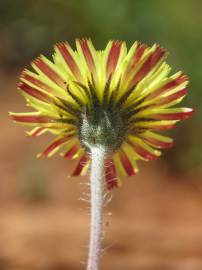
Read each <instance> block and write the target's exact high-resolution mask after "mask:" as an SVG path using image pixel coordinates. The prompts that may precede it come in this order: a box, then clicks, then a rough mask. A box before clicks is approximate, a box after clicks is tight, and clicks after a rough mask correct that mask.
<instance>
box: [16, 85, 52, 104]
mask: <svg viewBox="0 0 202 270" xmlns="http://www.w3.org/2000/svg"><path fill="white" fill-rule="evenodd" d="M18 88H19V89H21V90H22V91H23V92H25V93H27V94H29V95H30V96H32V97H34V98H36V99H39V100H41V101H44V102H47V103H52V101H53V99H52V98H51V97H49V96H48V95H46V94H45V93H43V92H41V91H39V90H37V89H35V88H33V87H31V86H29V85H28V84H26V83H22V82H20V83H19V84H18Z"/></svg>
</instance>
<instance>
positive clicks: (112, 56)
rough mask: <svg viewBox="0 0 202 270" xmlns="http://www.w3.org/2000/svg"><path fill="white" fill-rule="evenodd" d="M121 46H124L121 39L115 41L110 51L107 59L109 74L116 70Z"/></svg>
mask: <svg viewBox="0 0 202 270" xmlns="http://www.w3.org/2000/svg"><path fill="white" fill-rule="evenodd" d="M121 46H122V42H121V41H113V43H112V46H111V49H110V51H109V55H108V59H107V66H106V71H107V75H108V76H109V75H110V74H112V73H113V72H114V70H115V69H116V66H117V63H118V59H119V56H120V52H121Z"/></svg>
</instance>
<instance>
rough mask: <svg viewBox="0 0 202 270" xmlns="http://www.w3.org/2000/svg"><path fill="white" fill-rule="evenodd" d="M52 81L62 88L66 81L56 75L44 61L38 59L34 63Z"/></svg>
mask: <svg viewBox="0 0 202 270" xmlns="http://www.w3.org/2000/svg"><path fill="white" fill-rule="evenodd" d="M33 63H34V64H35V65H36V66H37V67H38V68H39V69H40V70H41V71H42V72H43V73H44V74H45V75H46V76H47V77H48V78H49V79H50V80H52V81H53V82H55V83H56V84H57V85H59V86H60V87H64V86H65V83H64V80H63V79H62V78H61V77H60V76H59V74H58V73H56V72H55V71H54V70H53V69H52V68H51V67H49V66H48V65H47V64H46V63H45V62H44V60H43V59H41V58H38V59H36V60H35V61H34V62H33Z"/></svg>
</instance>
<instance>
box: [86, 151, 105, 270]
mask: <svg viewBox="0 0 202 270" xmlns="http://www.w3.org/2000/svg"><path fill="white" fill-rule="evenodd" d="M91 154H92V165H91V177H90V181H91V183H90V186H91V226H90V243H89V254H88V265H87V270H98V269H99V261H100V255H101V241H102V213H103V201H104V198H103V193H104V181H103V176H104V158H105V149H104V148H103V147H98V146H97V147H96V146H95V147H93V148H92V149H91Z"/></svg>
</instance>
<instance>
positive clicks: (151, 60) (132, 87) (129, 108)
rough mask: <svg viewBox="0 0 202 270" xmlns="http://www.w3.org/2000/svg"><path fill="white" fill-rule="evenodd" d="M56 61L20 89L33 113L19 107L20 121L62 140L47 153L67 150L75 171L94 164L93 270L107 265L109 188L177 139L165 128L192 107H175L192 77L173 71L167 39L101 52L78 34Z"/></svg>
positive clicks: (36, 68) (117, 44)
mask: <svg viewBox="0 0 202 270" xmlns="http://www.w3.org/2000/svg"><path fill="white" fill-rule="evenodd" d="M54 50H55V51H54V54H53V60H52V61H50V60H48V59H47V58H46V57H44V56H43V55H41V56H40V57H39V58H37V59H36V60H34V61H33V62H32V63H31V66H32V68H33V70H32V71H30V70H27V69H26V70H24V71H23V72H22V75H21V77H20V83H19V85H18V89H19V90H20V92H21V94H22V95H23V96H24V97H25V99H26V101H27V104H28V105H29V106H31V107H32V108H33V109H34V112H29V113H11V116H12V118H13V119H14V121H15V122H17V123H20V124H23V125H26V126H30V127H32V129H31V131H29V132H28V134H29V135H31V136H39V135H42V134H44V133H46V132H50V133H52V134H54V136H55V139H54V140H53V141H52V142H51V143H50V145H49V146H48V147H47V148H46V149H45V150H44V151H43V152H42V153H41V154H40V155H41V156H46V157H50V156H52V155H53V154H55V153H56V152H61V153H62V155H63V156H64V157H65V158H67V159H77V160H78V162H77V165H76V166H75V169H74V170H73V172H72V175H73V176H78V175H85V174H86V173H87V172H88V169H89V167H90V168H91V233H90V234H91V235H90V246H89V258H88V265H87V269H88V270H97V269H99V266H98V265H99V257H100V253H101V238H102V206H103V192H104V190H105V189H112V188H114V187H118V186H119V185H120V182H121V179H122V177H123V176H131V175H134V174H136V173H137V171H138V167H137V160H139V159H140V160H145V161H149V160H155V159H156V158H157V157H159V156H160V154H161V149H163V148H169V147H171V146H172V144H173V140H172V139H171V138H169V137H167V136H163V135H160V134H159V133H158V132H159V131H162V130H167V129H170V128H173V127H174V126H175V124H176V123H177V122H178V121H179V120H182V119H185V118H188V117H189V116H191V114H192V112H193V111H192V109H189V108H176V107H173V106H175V105H176V104H178V103H179V102H180V101H181V100H182V99H183V98H184V97H185V95H186V94H187V84H188V80H187V77H186V76H185V75H184V74H183V73H182V72H177V73H176V74H174V75H172V76H170V70H171V68H170V66H169V65H168V64H167V63H166V62H165V58H166V56H167V53H166V51H165V50H164V49H162V48H161V47H160V46H159V45H156V44H155V45H153V46H152V47H149V46H147V45H145V44H141V43H140V42H135V43H134V44H133V45H132V47H131V48H130V49H129V50H128V51H127V48H126V44H125V42H122V41H110V42H109V43H108V44H107V46H106V48H105V49H104V50H103V51H97V50H96V49H95V48H94V46H93V44H92V42H91V40H89V39H77V40H76V50H75V51H74V50H73V49H72V48H71V47H70V45H69V44H68V43H66V42H65V43H59V44H56V45H55V47H54Z"/></svg>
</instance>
